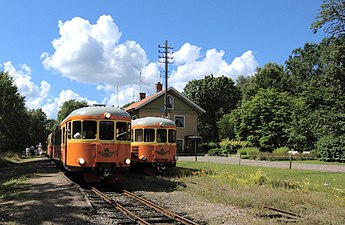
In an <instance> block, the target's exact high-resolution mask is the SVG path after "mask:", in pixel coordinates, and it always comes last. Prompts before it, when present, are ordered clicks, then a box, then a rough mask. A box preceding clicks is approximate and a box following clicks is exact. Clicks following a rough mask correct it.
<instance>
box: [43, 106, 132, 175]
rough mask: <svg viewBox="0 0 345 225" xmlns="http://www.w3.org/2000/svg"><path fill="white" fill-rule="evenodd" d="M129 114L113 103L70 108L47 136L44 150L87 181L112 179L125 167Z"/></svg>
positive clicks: (129, 134)
mask: <svg viewBox="0 0 345 225" xmlns="http://www.w3.org/2000/svg"><path fill="white" fill-rule="evenodd" d="M130 144H131V117H130V115H129V114H128V113H127V112H125V111H124V110H121V109H117V108H114V107H105V106H92V107H85V108H81V109H77V110H74V111H73V112H72V113H70V114H69V115H68V116H67V117H66V118H65V119H64V120H63V121H62V122H61V123H60V124H59V126H57V127H56V129H55V130H54V132H52V133H51V134H50V135H49V136H48V138H47V149H48V150H47V154H48V155H49V157H50V158H51V159H52V160H54V161H55V162H57V163H58V164H59V165H61V166H62V167H64V168H65V169H66V170H67V171H70V172H74V173H81V174H82V176H83V178H84V180H86V181H87V182H100V181H101V179H107V180H113V179H116V174H118V173H121V172H125V171H129V168H130Z"/></svg>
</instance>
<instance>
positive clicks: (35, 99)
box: [4, 61, 51, 109]
mask: <svg viewBox="0 0 345 225" xmlns="http://www.w3.org/2000/svg"><path fill="white" fill-rule="evenodd" d="M4 67H5V71H7V72H8V73H9V74H10V75H11V76H12V77H13V79H14V83H15V85H16V86H17V88H18V92H19V93H20V94H21V95H22V96H25V100H26V106H27V107H28V108H30V109H34V108H39V107H40V106H41V104H42V102H43V101H44V99H45V98H46V97H47V96H48V94H49V91H50V87H51V86H50V84H49V83H48V82H47V81H44V80H43V81H41V84H40V86H38V85H36V84H35V83H34V82H32V81H31V69H30V67H29V66H27V65H26V64H23V65H21V66H20V68H19V69H18V70H17V69H16V68H15V67H14V66H13V65H12V62H11V61H8V62H5V63H4Z"/></svg>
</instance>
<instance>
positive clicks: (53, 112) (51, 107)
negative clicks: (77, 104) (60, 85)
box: [42, 89, 97, 118]
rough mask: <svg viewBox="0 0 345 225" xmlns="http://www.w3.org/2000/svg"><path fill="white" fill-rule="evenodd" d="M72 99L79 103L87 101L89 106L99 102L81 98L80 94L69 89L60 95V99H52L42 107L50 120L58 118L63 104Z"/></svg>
mask: <svg viewBox="0 0 345 225" xmlns="http://www.w3.org/2000/svg"><path fill="white" fill-rule="evenodd" d="M71 99H76V100H78V101H86V102H87V103H88V104H89V105H93V104H96V103H97V101H93V100H89V99H87V98H84V97H81V96H80V95H79V94H77V93H75V92H73V91H72V90H69V89H68V90H62V91H61V92H60V94H59V97H56V98H54V97H52V98H50V99H49V100H48V103H47V104H45V105H43V106H42V110H43V112H45V113H46V115H47V117H48V118H56V116H57V113H58V111H59V110H60V107H61V106H62V105H63V103H64V102H66V101H68V100H71Z"/></svg>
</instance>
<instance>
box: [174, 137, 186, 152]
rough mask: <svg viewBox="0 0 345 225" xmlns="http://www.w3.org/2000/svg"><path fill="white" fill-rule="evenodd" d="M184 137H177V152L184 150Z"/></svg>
mask: <svg viewBox="0 0 345 225" xmlns="http://www.w3.org/2000/svg"><path fill="white" fill-rule="evenodd" d="M183 150H184V149H183V139H177V140H176V151H177V152H183Z"/></svg>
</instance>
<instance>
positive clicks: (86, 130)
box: [83, 120, 97, 139]
mask: <svg viewBox="0 0 345 225" xmlns="http://www.w3.org/2000/svg"><path fill="white" fill-rule="evenodd" d="M96 131H97V123H96V121H89V120H85V121H83V139H96Z"/></svg>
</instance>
